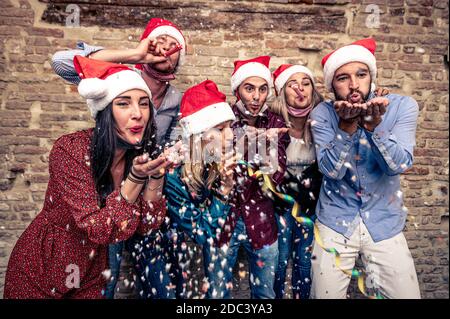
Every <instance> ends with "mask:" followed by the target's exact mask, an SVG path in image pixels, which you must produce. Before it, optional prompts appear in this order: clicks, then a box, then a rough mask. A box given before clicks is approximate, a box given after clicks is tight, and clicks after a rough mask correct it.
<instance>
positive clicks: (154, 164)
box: [131, 153, 172, 177]
mask: <svg viewBox="0 0 450 319" xmlns="http://www.w3.org/2000/svg"><path fill="white" fill-rule="evenodd" d="M171 164H172V163H171V162H170V161H168V160H167V159H166V157H165V156H163V155H160V156H159V157H158V158H156V159H154V160H149V156H148V154H147V153H145V154H143V155H141V156H137V157H135V158H134V159H133V166H132V168H131V169H132V170H133V173H134V174H135V175H137V176H139V177H147V176H148V177H150V176H161V175H164V174H165V172H166V168H167V167H169V166H170V165H171Z"/></svg>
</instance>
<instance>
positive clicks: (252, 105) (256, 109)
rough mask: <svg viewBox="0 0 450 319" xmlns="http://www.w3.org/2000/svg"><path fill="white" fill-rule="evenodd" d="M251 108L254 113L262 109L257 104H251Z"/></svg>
mask: <svg viewBox="0 0 450 319" xmlns="http://www.w3.org/2000/svg"><path fill="white" fill-rule="evenodd" d="M249 107H250V109H251V110H252V111H254V112H258V111H259V109H260V108H261V106H260V105H259V104H256V103H251V104H250V105H249Z"/></svg>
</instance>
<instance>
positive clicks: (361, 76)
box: [358, 72, 367, 78]
mask: <svg viewBox="0 0 450 319" xmlns="http://www.w3.org/2000/svg"><path fill="white" fill-rule="evenodd" d="M366 75H367V73H366V72H361V73H358V76H359V77H360V78H363V77H365V76H366Z"/></svg>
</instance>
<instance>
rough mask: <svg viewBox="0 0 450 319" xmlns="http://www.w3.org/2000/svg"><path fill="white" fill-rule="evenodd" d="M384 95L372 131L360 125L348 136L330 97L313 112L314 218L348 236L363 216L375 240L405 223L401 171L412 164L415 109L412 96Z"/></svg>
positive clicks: (396, 232) (416, 115) (387, 236)
mask: <svg viewBox="0 0 450 319" xmlns="http://www.w3.org/2000/svg"><path fill="white" fill-rule="evenodd" d="M373 97H374V96H373V94H371V96H370V97H369V99H371V98H373ZM385 97H386V98H387V99H388V100H389V105H388V107H387V111H386V113H385V114H384V115H383V116H382V122H381V123H380V124H379V125H378V126H377V127H376V128H375V130H374V131H373V132H369V131H367V130H365V129H364V128H361V127H358V129H357V131H356V132H355V133H354V134H353V135H351V136H350V135H349V134H348V133H346V132H344V131H343V130H341V129H339V127H338V124H339V118H338V115H337V114H336V112H335V110H334V107H333V102H332V101H326V102H322V103H320V104H319V105H318V106H317V107H316V108H315V109H314V110H313V111H312V113H311V119H312V123H311V129H312V133H313V138H314V143H315V144H316V154H317V162H318V164H319V169H320V171H321V172H322V173H323V174H324V179H323V181H322V187H321V191H320V195H319V201H318V203H317V207H316V214H317V218H318V219H319V221H320V222H321V223H323V224H324V225H326V226H328V227H329V228H331V229H333V230H335V231H336V232H338V233H340V234H342V235H344V236H345V237H347V238H349V237H350V236H351V235H352V233H353V231H354V229H355V227H356V226H357V225H358V223H359V222H360V220H361V219H362V221H363V222H364V224H365V225H366V227H367V229H368V230H369V233H370V235H371V236H372V239H373V240H374V241H375V242H378V241H381V240H384V239H388V238H392V237H393V236H395V235H397V234H398V233H400V232H401V231H402V230H403V228H404V226H405V220H406V215H407V209H406V207H404V206H403V198H402V192H401V190H400V174H401V173H403V172H404V171H406V170H407V169H409V168H410V167H411V166H412V164H413V149H414V146H415V134H416V125H417V117H418V113H419V109H418V105H417V102H416V101H415V100H414V99H413V98H411V97H407V96H401V95H397V94H389V95H386V96H385Z"/></svg>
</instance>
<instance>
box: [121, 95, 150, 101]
mask: <svg viewBox="0 0 450 319" xmlns="http://www.w3.org/2000/svg"><path fill="white" fill-rule="evenodd" d="M116 99H129V100H131V96H129V95H121V96H118V97H116ZM142 99H150V98H149V97H148V96H141V97H140V98H139V100H142Z"/></svg>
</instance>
